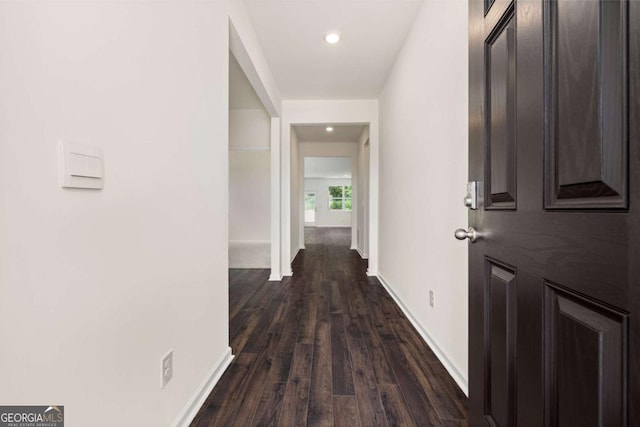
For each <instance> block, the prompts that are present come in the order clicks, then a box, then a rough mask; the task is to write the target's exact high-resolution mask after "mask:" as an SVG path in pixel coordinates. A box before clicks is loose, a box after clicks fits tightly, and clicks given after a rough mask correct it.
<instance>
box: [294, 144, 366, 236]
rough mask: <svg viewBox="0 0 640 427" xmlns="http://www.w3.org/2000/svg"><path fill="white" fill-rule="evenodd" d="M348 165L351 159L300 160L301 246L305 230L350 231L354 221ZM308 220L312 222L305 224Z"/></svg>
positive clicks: (315, 158) (349, 165) (350, 165)
mask: <svg viewBox="0 0 640 427" xmlns="http://www.w3.org/2000/svg"><path fill="white" fill-rule="evenodd" d="M352 162H353V159H352V158H351V157H333V156H323V157H320V156H310V157H304V161H303V177H304V179H303V188H304V194H305V197H304V226H305V231H304V235H305V236H304V238H305V243H306V242H307V240H308V239H307V237H308V236H307V234H308V232H309V227H318V228H342V229H349V230H348V231H349V233H350V232H351V227H352V223H353V219H354V218H353V215H354V212H353V211H354V206H353V182H352ZM311 207H313V210H312V209H311ZM311 219H312V220H313V221H309V220H311Z"/></svg>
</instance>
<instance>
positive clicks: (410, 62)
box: [379, 1, 468, 390]
mask: <svg viewBox="0 0 640 427" xmlns="http://www.w3.org/2000/svg"><path fill="white" fill-rule="evenodd" d="M467 44H468V43H467V4H466V2H463V1H425V2H424V3H423V6H422V9H421V11H420V13H419V14H418V16H417V17H416V21H415V24H414V27H413V28H412V30H411V32H410V34H409V36H408V37H407V40H406V42H405V44H404V47H403V49H402V51H401V52H400V54H399V55H398V58H397V60H396V63H395V65H394V67H393V69H392V71H391V74H390V75H389V78H388V81H387V82H386V84H385V88H384V90H383V92H382V95H381V98H380V236H379V239H380V240H379V243H380V266H379V275H380V277H381V279H382V280H383V281H384V283H386V285H387V287H388V288H390V289H391V291H392V292H393V293H394V294H395V296H396V297H397V299H398V300H399V301H400V302H401V304H402V305H403V306H404V307H405V310H407V311H408V312H409V313H410V315H411V316H412V317H413V318H414V321H415V323H416V325H417V326H418V329H419V330H421V332H422V334H423V336H424V337H425V338H426V339H427V341H428V342H430V344H431V346H432V347H434V350H435V351H436V353H438V354H439V357H440V358H441V360H443V362H444V364H445V366H447V369H448V370H449V372H450V373H451V374H452V376H453V377H454V378H455V379H456V381H457V382H458V383H459V385H460V386H461V388H462V389H463V390H467V359H468V357H467V339H468V326H467V322H468V320H467V319H468V315H467V313H468V301H467V299H468V294H467V276H468V273H467V269H468V264H467V243H466V242H459V241H457V240H455V239H454V237H453V231H454V230H455V229H456V228H460V227H466V225H467V209H466V208H465V207H464V206H463V204H462V198H463V197H464V194H465V184H466V181H467V164H468V160H467V151H468V149H467V132H468V130H467V114H468V112H467V104H468V103H467V91H468V88H467V84H468V83H467V74H468V72H467ZM430 289H431V290H433V291H434V293H435V294H434V295H435V304H434V308H431V307H430V306H429V290H430Z"/></svg>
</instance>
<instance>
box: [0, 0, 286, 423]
mask: <svg viewBox="0 0 640 427" xmlns="http://www.w3.org/2000/svg"><path fill="white" fill-rule="evenodd" d="M243 8H244V6H243V4H242V3H241V2H235V1H234V2H228V1H216V2H174V1H167V2H137V1H131V2H129V1H118V2H76V1H68V2H66V1H57V2H1V3H0V58H2V64H3V65H2V67H0V93H2V96H1V97H0V236H1V240H0V294H1V295H2V297H1V298H0V342H2V343H10V345H3V347H2V351H1V352H0V378H2V386H1V387H0V402H4V403H11V404H42V403H46V402H55V403H58V404H62V405H65V406H66V409H67V410H66V411H65V412H66V417H67V419H66V421H67V424H68V425H69V426H81V425H87V426H88V425H91V426H100V425H105V426H115V425H136V426H160V425H163V426H166V425H171V424H173V423H178V422H184V421H189V416H190V415H192V414H193V412H192V411H193V410H194V409H195V410H197V408H198V406H199V403H198V400H199V399H200V398H202V397H203V396H204V397H206V393H207V389H208V388H209V387H210V386H212V385H213V383H215V380H216V369H217V368H223V367H224V366H225V363H226V362H228V359H225V357H226V356H228V351H229V347H228V319H227V316H228V314H227V313H228V307H227V305H228V302H227V301H228V290H227V242H228V225H227V217H228V153H227V151H228V145H227V140H228V133H227V128H228V96H227V79H228V75H227V72H228V71H227V69H228V66H227V64H228V63H227V61H228V50H229V45H228V34H229V25H228V23H229V17H230V16H231V19H232V20H234V22H236V23H237V28H238V30H239V32H240V33H241V34H243V36H244V38H245V39H246V40H248V41H251V40H254V39H255V36H254V35H253V34H251V26H250V21H249V20H248V17H247V16H246V12H245V11H244V10H243ZM247 32H248V33H247ZM256 46H258V45H257V43H249V45H248V52H249V53H250V54H251V55H254V56H255V55H257V56H256V57H257V58H258V59H260V58H259V57H260V55H261V54H260V52H259V49H258V51H256V50H255V49H256ZM256 64H257V65H256V67H257V70H258V74H262V75H268V73H269V71H268V68H267V67H264V66H261V65H260V64H263V62H261V60H258V61H257V62H256ZM267 81H269V79H267ZM269 87H270V91H271V92H270V93H273V94H275V93H276V91H275V88H274V87H271V86H269ZM278 102H279V101H278ZM60 139H66V140H71V141H78V142H83V143H87V144H91V145H95V146H98V147H101V148H102V149H103V150H104V156H105V162H106V163H105V166H106V182H105V187H104V190H102V191H89V190H71V189H62V188H60V186H59V185H58V141H59V140H60ZM204 336H206V337H207V339H202V337H204ZM170 348H172V349H173V350H174V358H173V360H174V374H173V379H172V380H171V382H170V383H169V384H168V385H167V386H166V387H165V388H164V389H163V390H161V389H160V359H161V357H162V356H163V355H164V354H165V353H166V352H167V351H168V350H169V349H170ZM113 408H117V411H116V413H113V411H111V410H112V409H113ZM105 413H113V414H112V415H113V416H109V417H104V416H102V415H100V414H105Z"/></svg>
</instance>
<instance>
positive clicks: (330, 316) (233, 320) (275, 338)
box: [192, 228, 467, 427]
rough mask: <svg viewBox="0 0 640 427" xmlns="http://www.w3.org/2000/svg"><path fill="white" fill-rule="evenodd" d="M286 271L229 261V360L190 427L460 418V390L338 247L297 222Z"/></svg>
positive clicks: (341, 244) (449, 422)
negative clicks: (299, 234) (301, 231)
mask: <svg viewBox="0 0 640 427" xmlns="http://www.w3.org/2000/svg"><path fill="white" fill-rule="evenodd" d="M305 233H306V236H305V237H306V238H305V240H306V249H305V250H304V251H301V252H300V253H299V254H298V256H297V258H296V259H295V262H294V263H293V270H294V275H293V277H290V278H287V279H285V280H283V281H282V282H281V283H280V282H268V281H267V279H268V277H269V271H268V270H231V271H230V277H229V281H230V288H229V317H230V342H231V347H232V349H233V354H234V355H235V359H234V361H233V363H232V365H231V366H230V367H229V369H228V370H227V372H226V373H225V374H224V376H223V377H222V378H221V380H220V381H219V382H218V384H217V386H216V388H215V389H214V390H213V392H212V393H211V394H210V396H209V397H208V398H207V400H206V402H205V404H204V405H203V407H202V408H201V410H200V412H199V413H198V415H197V416H196V417H195V419H194V421H193V423H192V426H223V425H226V426H249V425H281V426H294V425H296V426H298V425H310V426H313V425H323V426H331V425H335V426H341V425H347V426H357V425H360V426H367V427H368V426H383V425H389V426H412V425H416V426H426V425H444V426H463V425H467V422H466V417H467V410H466V400H467V399H466V397H465V396H464V394H463V393H462V392H461V391H460V389H459V388H458V387H457V385H456V384H455V383H454V381H453V380H452V379H451V377H450V376H449V374H448V373H447V371H446V370H445V368H444V367H443V366H442V365H441V363H440V362H439V361H438V360H437V358H436V356H435V355H434V354H433V353H432V352H431V350H430V349H429V348H428V347H427V346H426V345H425V344H424V342H423V341H422V339H421V338H420V336H419V335H418V333H417V332H416V331H415V330H414V329H413V327H412V326H411V324H410V323H409V321H408V320H407V319H406V317H405V316H404V315H403V314H402V312H401V311H400V309H399V308H398V306H397V305H396V304H395V302H394V301H393V300H392V299H391V297H390V296H389V295H388V294H387V293H386V291H385V290H384V288H383V287H382V286H381V285H380V283H379V282H378V280H377V279H374V278H368V277H367V276H366V274H365V272H366V261H364V260H362V259H361V258H360V257H359V256H358V254H357V253H356V252H355V251H352V250H350V249H349V242H350V229H348V228H307V229H306V230H305Z"/></svg>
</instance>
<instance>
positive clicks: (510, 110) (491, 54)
mask: <svg viewBox="0 0 640 427" xmlns="http://www.w3.org/2000/svg"><path fill="white" fill-rule="evenodd" d="M502 22H504V24H501V25H500V26H498V27H497V28H496V30H495V31H493V35H492V37H491V38H490V39H489V41H488V42H487V47H486V52H487V54H486V75H487V82H486V92H487V93H486V99H487V116H488V117H487V120H488V126H487V128H486V131H487V159H486V162H487V171H488V172H489V173H488V176H487V177H486V182H487V186H486V190H487V197H486V200H487V203H486V207H487V209H490V208H491V209H505V208H506V209H514V208H515V207H516V147H515V142H516V139H515V130H516V128H515V123H514V120H515V89H516V86H515V77H516V52H515V49H516V46H515V35H516V34H515V20H514V19H513V9H510V12H509V13H507V15H506V16H505V18H504V19H503V20H502Z"/></svg>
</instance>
